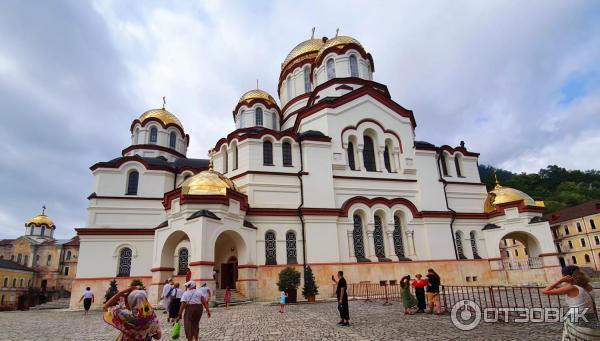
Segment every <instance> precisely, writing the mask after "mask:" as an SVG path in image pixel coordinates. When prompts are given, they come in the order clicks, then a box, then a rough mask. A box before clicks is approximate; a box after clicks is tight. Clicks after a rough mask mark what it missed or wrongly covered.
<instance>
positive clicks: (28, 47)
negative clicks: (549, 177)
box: [0, 0, 600, 238]
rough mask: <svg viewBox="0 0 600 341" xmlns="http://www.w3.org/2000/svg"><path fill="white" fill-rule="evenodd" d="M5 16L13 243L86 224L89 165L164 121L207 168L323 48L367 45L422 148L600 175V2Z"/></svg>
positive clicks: (175, 4)
mask: <svg viewBox="0 0 600 341" xmlns="http://www.w3.org/2000/svg"><path fill="white" fill-rule="evenodd" d="M1 7H2V10H0V42H1V48H0V106H1V109H0V117H1V120H0V153H1V155H2V157H0V193H1V194H0V238H14V237H17V236H19V235H21V234H23V232H24V223H25V221H27V220H28V219H29V218H31V217H33V216H35V215H36V214H38V213H39V212H40V210H41V206H42V205H46V207H47V208H48V209H47V211H46V213H47V214H48V215H49V216H50V217H51V218H53V219H54V221H55V223H56V225H57V230H56V232H55V236H56V237H58V238H68V237H71V236H72V235H74V231H73V228H76V227H83V226H85V221H86V207H87V199H86V197H87V196H88V195H89V194H90V193H91V192H92V176H91V172H90V170H89V167H90V166H91V165H93V164H94V163H96V162H99V161H107V160H110V159H112V158H115V157H118V156H120V152H121V150H122V149H123V148H125V147H127V146H128V145H129V143H130V132H129V127H130V124H131V121H132V120H134V119H135V118H136V117H138V116H139V115H140V114H141V113H143V112H144V111H146V110H148V109H151V108H159V107H160V106H161V105H162V96H166V99H167V109H168V110H169V111H171V112H172V113H174V114H176V115H177V117H178V118H179V119H180V120H181V121H182V122H183V125H184V128H185V130H186V132H187V133H188V134H189V135H190V147H189V150H188V156H189V157H195V158H205V157H206V153H207V151H208V149H210V148H211V147H213V146H214V144H215V142H216V141H217V140H218V139H219V138H220V137H223V136H225V135H226V134H227V133H228V132H230V131H232V130H233V129H234V123H233V120H232V115H231V112H232V110H233V108H234V107H235V105H236V104H237V100H238V99H239V97H240V96H241V94H243V93H244V92H245V91H247V90H250V89H253V88H254V87H255V86H256V80H257V79H258V81H259V86H260V88H262V89H264V90H266V91H268V92H269V93H271V94H272V95H273V96H274V97H276V95H277V90H276V87H277V80H278V77H279V71H280V68H281V62H282V61H283V60H284V59H285V57H286V55H287V54H288V52H289V51H290V50H291V49H292V48H293V47H294V46H295V45H296V44H298V43H300V42H301V41H303V40H306V39H308V38H309V37H310V34H311V29H312V27H316V33H315V36H317V37H322V36H328V37H332V36H334V35H335V31H336V29H337V28H339V29H340V35H349V36H352V37H354V38H356V39H358V40H359V41H360V42H361V43H362V45H363V46H364V47H365V48H366V50H367V51H369V52H370V53H371V54H372V55H373V59H374V62H375V73H374V80H375V81H377V82H379V83H383V84H385V85H387V86H388V88H389V90H390V93H391V94H392V98H393V100H394V101H396V102H397V103H399V104H400V105H402V106H404V107H405V108H408V109H410V110H412V111H413V112H414V115H415V119H416V121H417V125H418V126H417V128H416V139H417V140H425V141H428V142H431V143H434V144H436V145H441V144H449V145H452V146H456V145H458V144H459V142H460V141H461V140H464V141H465V143H466V147H467V148H468V149H469V150H473V151H476V152H479V153H481V155H480V161H479V162H480V163H481V164H490V165H493V166H496V167H501V168H505V169H508V170H511V171H515V172H537V171H538V170H539V169H540V168H544V167H546V166H547V165H549V164H557V165H559V166H562V167H565V168H568V169H600V158H599V157H598V155H599V151H600V134H599V132H600V2H598V1H579V0H575V1H566V0H565V1H547V0H544V1H492V0H489V1H475V0H473V1H426V2H423V1H368V2H367V1H364V0H361V1H348V0H344V1H187V0H186V1H175V0H173V1H152V0H146V1H127V0H112V1H111V0H107V1H77V0H71V1H67V0H54V1H20V0H6V1H3V2H2V5H1Z"/></svg>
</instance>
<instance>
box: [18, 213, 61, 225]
mask: <svg viewBox="0 0 600 341" xmlns="http://www.w3.org/2000/svg"><path fill="white" fill-rule="evenodd" d="M32 224H33V225H35V226H42V225H46V226H48V227H54V226H55V225H54V222H53V221H52V219H50V217H48V216H47V215H45V214H44V213H42V214H38V215H36V216H35V217H33V218H31V219H29V221H28V222H27V223H26V224H25V225H26V226H29V225H32Z"/></svg>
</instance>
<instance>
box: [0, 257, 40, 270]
mask: <svg viewBox="0 0 600 341" xmlns="http://www.w3.org/2000/svg"><path fill="white" fill-rule="evenodd" d="M0 269H9V270H19V271H28V272H35V270H33V269H32V268H28V267H26V266H24V265H21V264H19V263H15V262H11V261H9V260H6V259H0Z"/></svg>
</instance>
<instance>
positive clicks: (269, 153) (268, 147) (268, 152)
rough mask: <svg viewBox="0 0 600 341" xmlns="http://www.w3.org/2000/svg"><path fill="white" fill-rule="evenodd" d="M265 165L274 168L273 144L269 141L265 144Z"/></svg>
mask: <svg viewBox="0 0 600 341" xmlns="http://www.w3.org/2000/svg"><path fill="white" fill-rule="evenodd" d="M263 164H265V165H267V166H273V143H272V142H271V141H268V140H267V141H264V142H263Z"/></svg>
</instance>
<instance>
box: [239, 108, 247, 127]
mask: <svg viewBox="0 0 600 341" xmlns="http://www.w3.org/2000/svg"><path fill="white" fill-rule="evenodd" d="M245 126H246V125H245V123H244V112H243V111H242V112H241V113H240V129H241V128H244V127H245Z"/></svg>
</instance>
